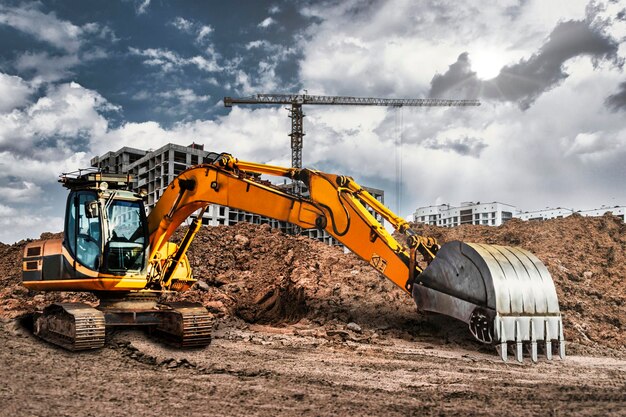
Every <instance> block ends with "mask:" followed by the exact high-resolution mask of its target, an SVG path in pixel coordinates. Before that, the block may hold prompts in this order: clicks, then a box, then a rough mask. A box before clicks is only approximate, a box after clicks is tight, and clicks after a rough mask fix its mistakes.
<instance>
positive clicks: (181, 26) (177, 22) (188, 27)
mask: <svg viewBox="0 0 626 417" xmlns="http://www.w3.org/2000/svg"><path fill="white" fill-rule="evenodd" d="M172 25H173V26H174V27H175V28H176V29H178V30H180V31H182V32H187V33H191V31H192V30H193V27H194V23H193V22H192V21H191V20H187V19H185V18H184V17H180V16H178V17H176V18H175V19H174V20H173V21H172Z"/></svg>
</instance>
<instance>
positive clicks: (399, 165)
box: [395, 106, 404, 213]
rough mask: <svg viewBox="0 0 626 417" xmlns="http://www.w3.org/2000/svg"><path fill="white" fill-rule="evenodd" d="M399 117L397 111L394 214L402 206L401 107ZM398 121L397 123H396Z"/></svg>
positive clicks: (402, 120) (402, 121)
mask: <svg viewBox="0 0 626 417" xmlns="http://www.w3.org/2000/svg"><path fill="white" fill-rule="evenodd" d="M399 111H400V115H399V116H398V110H396V114H395V122H396V129H395V130H396V132H395V134H396V135H395V136H396V138H395V142H396V213H400V206H401V204H402V132H403V131H404V109H403V106H399ZM398 119H399V123H398Z"/></svg>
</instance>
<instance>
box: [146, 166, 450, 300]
mask: <svg viewBox="0 0 626 417" xmlns="http://www.w3.org/2000/svg"><path fill="white" fill-rule="evenodd" d="M259 174H269V175H273V176H282V177H286V178H290V179H293V180H298V181H302V182H304V183H305V184H306V186H307V188H308V189H309V191H310V197H301V196H295V195H293V194H290V193H288V192H287V191H285V190H282V189H280V188H278V187H276V186H274V185H271V184H268V183H266V182H263V181H260V180H259V179H258V175H259ZM209 204H220V205H223V206H228V207H232V208H235V209H239V210H244V211H247V212H251V213H256V214H259V215H263V216H266V217H271V218H273V219H277V220H281V221H286V222H289V223H292V224H295V225H297V226H300V227H301V228H303V229H311V228H318V229H324V230H326V231H327V232H328V233H329V234H330V235H331V236H333V237H334V238H336V239H337V240H338V241H340V242H341V243H343V244H344V245H345V246H346V247H348V248H349V249H350V250H351V251H352V252H354V253H355V254H356V255H358V256H359V257H361V258H363V259H364V260H366V261H368V262H369V263H370V264H371V265H372V266H373V267H374V268H376V269H377V270H379V271H380V272H381V273H382V274H384V275H385V276H386V277H387V278H389V279H390V280H391V281H393V282H394V283H395V284H396V285H398V286H399V287H401V288H402V289H404V290H405V291H407V292H409V293H410V286H407V281H408V280H409V277H412V276H415V275H417V274H419V273H420V272H421V269H419V267H418V266H417V263H413V265H411V264H412V262H411V251H410V250H409V249H407V248H406V247H405V246H403V245H401V244H400V243H399V242H398V241H397V240H396V239H395V238H394V237H393V236H392V235H391V234H390V233H389V232H388V231H387V230H386V229H385V228H384V227H383V226H382V225H381V224H380V223H379V222H378V221H377V220H376V218H375V217H374V216H373V215H372V213H370V211H369V210H368V207H369V208H370V209H371V210H373V211H374V212H376V213H379V214H380V215H381V216H383V217H384V218H385V219H386V220H388V221H389V222H391V224H392V225H394V227H396V229H398V230H400V231H402V232H404V233H407V235H408V236H409V243H411V244H412V246H413V247H418V246H419V247H420V248H423V250H424V252H425V253H427V252H426V248H429V250H430V251H432V252H435V251H436V249H437V248H438V246H437V245H436V242H435V241H434V240H433V239H424V238H421V237H419V236H416V235H415V234H414V233H413V232H412V231H411V230H410V229H409V225H408V223H407V222H406V221H405V220H404V219H402V218H400V217H398V216H396V215H395V214H393V213H392V212H391V211H389V210H388V209H387V208H386V207H385V206H383V205H382V204H381V203H380V202H379V201H378V200H376V199H375V198H374V197H373V196H371V195H370V194H369V193H368V192H367V191H365V190H364V189H362V188H361V187H360V186H359V185H358V184H356V183H355V182H354V181H353V180H352V179H351V178H349V177H344V176H338V175H333V174H327V173H323V172H319V171H314V170H309V169H293V168H282V167H276V166H270V165H263V164H255V163H250V162H243V161H238V160H237V159H235V158H233V157H232V156H230V155H222V156H220V158H219V159H218V160H217V161H216V162H215V163H213V164H204V165H198V166H195V167H193V168H190V169H188V170H186V171H185V172H183V173H181V174H180V176H179V177H178V178H177V179H176V180H174V181H173V182H172V183H171V184H170V186H169V187H168V188H167V190H166V191H165V192H164V193H163V195H162V197H161V198H160V199H159V201H158V203H157V205H156V206H155V208H154V209H153V210H152V212H151V214H150V216H149V217H148V230H149V233H150V243H151V257H152V256H154V255H155V254H156V253H158V252H159V251H160V250H162V248H163V245H164V244H166V242H167V241H168V240H169V238H170V237H171V235H172V233H173V232H174V231H175V230H176V228H177V227H178V226H180V224H182V223H183V222H184V221H185V220H186V219H187V218H188V217H189V216H190V215H191V214H192V213H194V212H195V211H197V210H199V209H202V208H204V207H206V206H207V205H209ZM192 229H193V228H192ZM192 233H193V232H192ZM187 247H188V246H187ZM181 250H186V248H183V247H182V245H181ZM431 256H432V257H434V253H433V254H431ZM411 270H412V271H411ZM168 278H169V277H163V281H167V280H168Z"/></svg>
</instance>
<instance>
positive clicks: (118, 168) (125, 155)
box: [90, 146, 148, 173]
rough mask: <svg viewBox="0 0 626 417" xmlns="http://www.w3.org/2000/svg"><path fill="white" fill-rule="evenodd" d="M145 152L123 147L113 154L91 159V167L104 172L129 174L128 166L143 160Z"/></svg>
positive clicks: (109, 153) (108, 153)
mask: <svg viewBox="0 0 626 417" xmlns="http://www.w3.org/2000/svg"><path fill="white" fill-rule="evenodd" d="M146 153H148V152H147V151H144V150H141V149H135V148H129V147H128V146H124V147H123V148H121V149H118V150H117V151H115V152H107V153H105V154H104V155H102V156H95V157H93V158H91V161H90V162H91V166H92V167H96V168H99V169H101V170H103V171H106V172H120V173H127V172H129V166H130V165H131V164H133V163H135V162H136V161H137V160H139V159H141V158H143V157H144V156H145V155H146Z"/></svg>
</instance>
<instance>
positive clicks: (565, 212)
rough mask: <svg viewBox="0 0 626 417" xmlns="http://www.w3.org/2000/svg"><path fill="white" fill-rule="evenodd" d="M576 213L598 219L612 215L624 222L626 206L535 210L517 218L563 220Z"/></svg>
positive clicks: (521, 214)
mask: <svg viewBox="0 0 626 417" xmlns="http://www.w3.org/2000/svg"><path fill="white" fill-rule="evenodd" d="M574 213H578V214H580V215H581V216H585V217H598V216H602V215H604V214H606V213H611V214H613V215H614V216H617V217H619V218H620V219H622V221H624V217H625V215H626V206H614V207H609V206H602V207H600V208H598V209H591V210H578V211H574V209H566V208H561V207H557V208H546V209H544V210H535V211H525V212H522V213H519V214H518V215H517V216H516V217H519V218H520V219H522V220H549V219H562V218H563V217H567V216H571V215H572V214H574Z"/></svg>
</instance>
